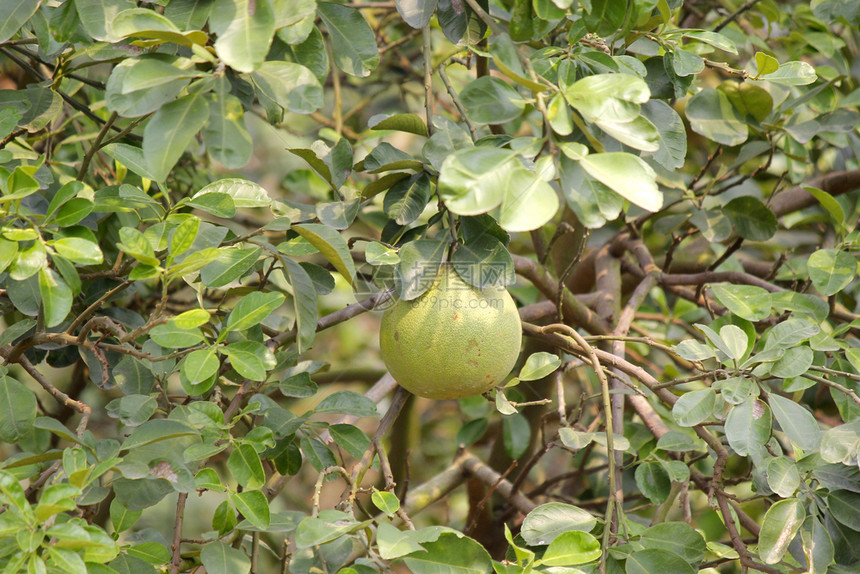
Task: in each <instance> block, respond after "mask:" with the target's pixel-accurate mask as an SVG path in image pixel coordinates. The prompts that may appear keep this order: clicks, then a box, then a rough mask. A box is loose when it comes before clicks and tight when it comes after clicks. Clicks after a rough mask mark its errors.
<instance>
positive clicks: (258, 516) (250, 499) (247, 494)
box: [229, 490, 271, 530]
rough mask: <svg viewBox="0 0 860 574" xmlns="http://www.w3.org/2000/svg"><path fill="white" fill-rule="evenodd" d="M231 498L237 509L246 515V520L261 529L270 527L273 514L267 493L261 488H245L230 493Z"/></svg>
mask: <svg viewBox="0 0 860 574" xmlns="http://www.w3.org/2000/svg"><path fill="white" fill-rule="evenodd" d="M229 498H230V502H232V503H233V506H235V507H236V510H238V511H239V512H241V513H242V516H244V517H245V520H247V521H248V522H250V523H251V524H253V525H254V526H256V527H257V528H259V529H260V530H266V529H267V528H268V527H269V522H270V520H271V514H270V512H269V501H268V500H266V495H265V494H263V493H262V492H260V491H259V490H245V491H243V492H237V493H235V494H233V493H230V495H229Z"/></svg>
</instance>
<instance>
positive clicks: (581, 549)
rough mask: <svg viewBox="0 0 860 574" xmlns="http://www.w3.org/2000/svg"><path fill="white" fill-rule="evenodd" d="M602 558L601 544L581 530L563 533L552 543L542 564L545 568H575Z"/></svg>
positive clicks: (542, 559) (545, 553)
mask: <svg viewBox="0 0 860 574" xmlns="http://www.w3.org/2000/svg"><path fill="white" fill-rule="evenodd" d="M599 557H600V542H599V541H598V540H597V538H595V537H594V536H592V535H591V534H589V533H588V532H582V531H580V530H571V531H569V532H563V533H561V534H559V535H558V536H556V537H555V539H554V540H553V541H552V542H550V544H549V547H548V548H547V549H546V552H544V554H543V557H542V558H541V559H540V562H541V564H542V565H544V566H574V565H576V564H585V563H587V562H591V561H592V560H597V559H598V558H599Z"/></svg>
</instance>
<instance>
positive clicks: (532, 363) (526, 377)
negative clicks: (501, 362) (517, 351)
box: [519, 351, 561, 381]
mask: <svg viewBox="0 0 860 574" xmlns="http://www.w3.org/2000/svg"><path fill="white" fill-rule="evenodd" d="M559 366H561V359H559V358H558V356H557V355H555V354H554V353H547V352H545V351H541V352H539V353H532V354H531V355H529V358H528V359H526V362H525V364H524V365H523V368H522V369H520V375H519V379H520V380H521V381H535V380H537V379H542V378H544V377H546V376H547V375H549V374H550V373H552V372H553V371H555V370H556V369H558V368H559Z"/></svg>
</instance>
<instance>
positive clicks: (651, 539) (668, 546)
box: [639, 522, 706, 564]
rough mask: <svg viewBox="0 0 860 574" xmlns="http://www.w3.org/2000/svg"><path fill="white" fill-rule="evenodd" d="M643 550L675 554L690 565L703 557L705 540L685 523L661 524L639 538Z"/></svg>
mask: <svg viewBox="0 0 860 574" xmlns="http://www.w3.org/2000/svg"><path fill="white" fill-rule="evenodd" d="M639 543H640V544H641V545H642V546H644V547H645V548H655V549H658V550H665V551H667V552H671V553H672V554H676V555H678V556H680V557H681V558H683V559H684V560H685V561H687V562H689V563H690V564H697V563H699V562H700V561H701V560H702V559H703V558H704V557H705V548H706V547H705V539H704V538H702V535H701V534H699V532H698V531H697V530H696V529H695V528H693V527H692V526H690V525H689V524H687V523H685V522H663V523H661V524H657V525H655V526H652V527H651V528H649V529H647V530H646V531H645V532H643V533H642V536H641V538H639Z"/></svg>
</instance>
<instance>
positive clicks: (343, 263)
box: [292, 223, 355, 285]
mask: <svg viewBox="0 0 860 574" xmlns="http://www.w3.org/2000/svg"><path fill="white" fill-rule="evenodd" d="M292 229H293V230H294V231H295V232H296V233H298V234H299V235H301V236H302V237H304V238H305V239H306V240H307V241H308V242H310V244H311V245H313V246H314V247H316V248H317V249H319V251H320V253H322V254H323V257H325V258H326V259H328V260H329V262H330V263H331V264H332V265H334V268H335V269H337V270H338V271H340V274H341V275H343V278H344V279H346V280H347V282H348V283H349V284H350V285H354V284H355V264H354V263H353V261H352V256H351V255H350V253H349V246H348V245H347V244H346V240H344V238H343V237H341V235H340V234H339V233H338V232H337V231H336V230H335V229H332V228H331V227H328V226H326V225H320V224H318V223H306V224H303V225H294V226H293V227H292Z"/></svg>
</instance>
